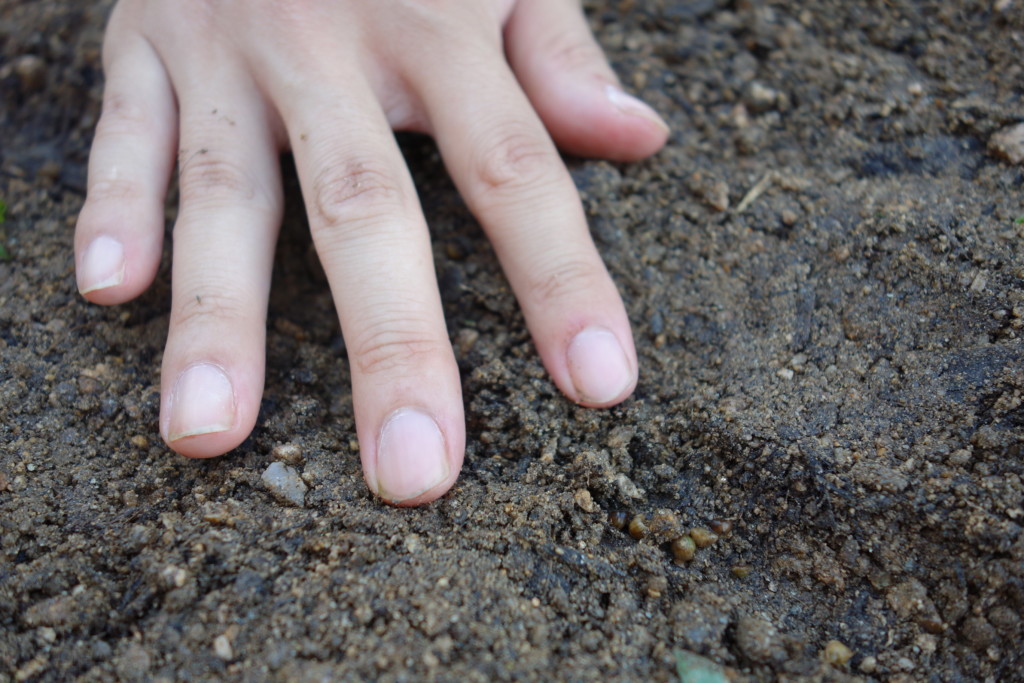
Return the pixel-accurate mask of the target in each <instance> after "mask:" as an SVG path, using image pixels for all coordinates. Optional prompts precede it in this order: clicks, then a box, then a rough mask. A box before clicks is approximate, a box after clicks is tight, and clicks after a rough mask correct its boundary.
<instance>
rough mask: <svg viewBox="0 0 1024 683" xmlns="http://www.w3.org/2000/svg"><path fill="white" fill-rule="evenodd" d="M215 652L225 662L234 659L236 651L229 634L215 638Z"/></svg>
mask: <svg viewBox="0 0 1024 683" xmlns="http://www.w3.org/2000/svg"><path fill="white" fill-rule="evenodd" d="M213 654H215V655H217V657H219V658H220V659H223V660H224V661H225V662H228V661H231V660H232V659H234V657H235V651H234V650H233V649H232V648H231V641H230V640H228V637H227V636H224V635H220V636H217V637H216V638H214V639H213Z"/></svg>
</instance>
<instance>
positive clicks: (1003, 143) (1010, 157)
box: [988, 123, 1024, 164]
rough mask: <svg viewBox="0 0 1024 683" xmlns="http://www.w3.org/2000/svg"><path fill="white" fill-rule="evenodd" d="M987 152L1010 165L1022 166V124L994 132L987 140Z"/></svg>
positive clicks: (1023, 141)
mask: <svg viewBox="0 0 1024 683" xmlns="http://www.w3.org/2000/svg"><path fill="white" fill-rule="evenodd" d="M988 148H989V151H990V152H992V153H993V154H995V155H996V156H998V157H1001V158H1002V159H1005V160H1006V161H1009V162H1010V163H1011V164H1024V123H1018V124H1016V125H1013V126H1009V127H1007V128H1003V129H1002V130H1000V131H998V132H996V133H995V134H993V135H992V137H991V138H989V140H988Z"/></svg>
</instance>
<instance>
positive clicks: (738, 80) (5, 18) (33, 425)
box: [0, 0, 1024, 681]
mask: <svg viewBox="0 0 1024 683" xmlns="http://www.w3.org/2000/svg"><path fill="white" fill-rule="evenodd" d="M595 4H596V3H595ZM106 10H107V4H106V3H95V4H94V3H77V2H65V3H57V2H51V1H37V2H17V1H16V0H0V60H2V61H0V92H2V95H0V97H2V100H3V109H2V111H0V141H2V142H0V199H3V200H4V201H6V203H7V205H8V209H7V221H6V223H4V224H3V225H2V226H0V244H2V245H3V247H4V249H5V251H6V254H0V257H3V256H9V258H5V259H4V260H0V681H12V680H18V681H23V680H32V681H36V680H39V681H57V680H68V679H73V678H80V679H82V680H97V681H106V680H135V679H155V680H166V681H173V680H183V681H184V680H216V679H229V680H253V681H257V680H264V679H266V680H300V681H302V680H330V679H337V678H343V677H347V678H380V679H382V680H413V679H420V678H436V679H449V680H508V679H536V680H544V679H551V678H559V679H573V680H593V679H601V680H625V679H650V680H674V679H675V677H676V675H677V654H678V653H686V652H691V653H697V654H701V655H705V656H706V657H708V658H710V659H711V660H713V661H715V662H717V663H719V664H720V665H723V666H724V667H727V668H726V669H722V670H719V673H720V672H721V671H725V673H726V675H727V676H729V677H738V678H742V677H750V678H753V679H757V680H772V679H787V680H791V679H793V678H804V677H806V678H822V679H826V678H827V679H844V678H846V677H847V676H864V677H867V678H875V679H881V680H922V679H929V680H936V681H955V680H963V679H983V678H989V679H991V680H1013V679H1017V680H1021V678H1022V674H1021V673H1020V672H1021V667H1022V666H1024V656H1022V645H1021V636H1022V621H1021V610H1022V607H1024V533H1022V532H1021V524H1022V523H1024V519H1022V518H1024V509H1022V508H1024V500H1022V497H1024V487H1022V481H1021V477H1022V475H1024V451H1022V445H1024V372H1022V367H1024V366H1022V363H1024V342H1022V341H1021V337H1022V331H1021V330H1022V327H1024V253H1022V252H1024V240H1022V237H1024V226H1022V225H1020V222H1015V221H1016V219H1018V217H1020V216H1022V215H1024V205H1022V199H1021V198H1022V196H1024V194H1022V190H1024V172H1022V167H1021V166H1020V165H1019V164H1017V165H1014V163H1012V162H1010V161H1008V160H1007V159H1008V158H1012V157H1011V153H1012V152H1013V150H1012V149H1007V145H1009V144H1011V143H1012V136H1009V135H1008V136H1004V138H995V140H996V141H994V142H992V144H991V145H990V144H989V143H990V140H992V139H993V135H994V134H995V133H997V132H999V131H1001V130H1005V129H1007V128H1009V127H1011V126H1013V125H1015V124H1016V123H1019V122H1020V121H1022V120H1024V99H1022V85H1021V84H1022V83H1024V59H1022V57H1021V55H1022V54H1024V3H1022V2H1020V1H1019V0H1016V1H1015V0H985V2H976V1H971V0H962V1H958V2H949V1H948V0H919V1H911V0H890V1H888V2H885V3H880V2H867V1H863V0H862V1H860V2H849V1H847V0H808V1H807V2H801V3H784V2H767V1H766V2H760V1H754V0H735V2H729V1H727V0H691V1H688V2H682V1H675V2H671V1H669V0H649V1H646V2H641V1H639V0H637V1H636V2H633V1H630V0H624V1H623V2H617V3H611V2H608V3H603V4H602V5H600V6H594V7H591V13H590V16H591V18H592V20H593V23H594V26H595V30H596V31H597V34H598V36H599V38H600V40H601V42H602V43H603V44H604V45H605V46H606V48H607V49H608V51H609V54H610V56H611V58H612V59H613V61H614V62H615V64H616V66H617V68H618V70H619V73H620V74H622V75H623V76H624V79H625V81H626V82H627V84H628V85H629V86H630V87H631V88H632V89H633V90H635V91H637V92H639V93H641V94H642V95H643V96H644V97H646V98H647V99H648V101H650V102H652V103H653V104H654V105H655V106H656V107H657V108H658V109H659V110H660V111H662V112H664V113H665V114H666V116H667V118H668V119H669V120H670V122H671V124H672V126H673V129H674V133H673V136H672V140H671V142H670V144H669V146H668V148H667V149H665V150H664V151H663V152H662V153H661V154H659V155H658V156H657V157H656V158H654V159H653V160H650V161H648V162H646V163H641V164H633V165H621V166H620V165H613V164H609V163H604V162H597V161H579V160H570V165H571V168H572V172H573V175H574V177H575V179H576V181H577V183H578V185H579V188H580V191H581V193H582V194H583V196H584V198H585V204H586V207H587V210H588V212H589V215H590V219H591V224H592V227H593V231H594V234H595V236H596V239H597V241H598V245H599V247H600V249H601V251H602V253H603V254H604V256H605V258H606V260H607V262H608V264H609V268H610V270H611V271H612V273H613V275H614V277H615V279H616V280H617V282H618V284H619V285H620V287H621V290H622V293H623V295H624V297H625V300H626V302H627V306H628V308H629V311H630V314H631V316H632V319H633V321H634V323H635V331H636V339H637V343H638V347H639V350H640V354H641V365H642V378H641V383H640V386H639V388H638V390H637V392H636V395H635V397H634V398H632V399H631V400H629V401H627V402H626V403H625V404H624V405H622V406H621V407H619V408H616V409H614V410H609V411H588V410H583V409H580V408H577V407H575V406H573V405H571V404H570V403H569V402H567V401H566V400H565V399H564V398H562V397H561V396H560V395H559V394H558V392H557V391H556V390H555V388H554V387H553V385H552V384H551V382H550V381H549V380H548V379H547V378H546V377H545V375H544V372H543V370H542V368H541V365H540V363H539V361H538V359H537V356H536V354H535V352H534V349H533V346H532V344H531V342H530V339H529V336H528V335H527V333H526V331H525V330H524V326H523V322H522V318H521V316H520V314H519V313H518V311H517V307H516V304H515V302H514V300H513V298H512V296H511V294H510V292H509V289H508V286H507V284H506V282H505V280H504V279H503V277H502V276H501V274H500V272H499V268H498V266H497V263H496V261H495V258H494V255H493V253H492V252H491V250H490V248H489V246H488V244H487V242H486V240H485V239H484V238H483V237H482V235H481V233H480V231H479V230H478V229H477V227H476V225H475V224H474V222H473V220H472V219H471V217H470V216H469V215H468V214H467V212H466V209H465V208H464V206H463V205H462V203H461V202H460V200H459V199H458V197H457V194H456V192H455V190H454V189H453V187H452V186H451V184H450V183H449V182H448V181H447V180H446V176H445V175H444V173H443V170H442V167H441V165H440V163H439V161H438V160H437V156H436V152H435V150H434V147H433V146H432V143H430V142H429V141H425V140H423V139H420V138H415V137H410V138H405V139H404V140H403V144H404V147H405V150H406V152H407V154H408V157H409V159H410V164H411V166H412V168H413V169H414V173H415V175H416V177H417V181H418V183H419V187H420V191H421V195H422V197H423V200H424V205H425V209H426V212H427V216H428V219H429V221H430V224H431V226H432V230H433V232H434V243H435V255H436V262H437V270H438V275H439V278H440V281H441V283H442V290H443V296H444V301H445V306H446V310H447V315H448V324H449V326H450V330H451V335H452V339H453V342H454V344H455V345H456V350H457V354H458V357H459V359H460V363H461V367H462V370H463V382H464V391H465V396H466V408H467V419H468V432H469V438H468V444H469V445H468V452H467V460H466V467H465V470H464V471H463V474H462V477H461V479H460V480H459V483H458V484H457V486H456V487H455V488H454V490H453V491H452V492H451V493H450V494H449V495H447V496H445V497H444V498H443V499H442V500H440V501H438V502H437V503H435V504H432V505H429V506H426V507H424V508H421V509H414V510H396V509H393V508H389V507H385V506H383V505H381V504H380V503H379V502H378V501H376V500H374V499H373V498H372V497H371V496H370V495H369V494H368V492H367V490H366V488H365V486H364V484H363V482H362V479H361V476H360V469H359V464H358V456H357V453H356V449H355V444H354V440H353V439H354V429H353V417H352V406H351V402H350V394H349V389H348V386H349V376H348V370H347V368H346V364H345V362H344V342H343V340H342V339H341V337H340V335H339V331H338V328H337V325H336V322H335V317H334V314H333V312H332V305H331V301H330V297H329V295H328V292H327V289H326V286H325V285H324V283H323V281H322V279H321V277H320V276H318V275H317V271H316V269H315V268H311V267H310V266H309V263H310V262H311V256H310V254H311V251H310V246H309V238H308V236H307V234H306V230H305V227H304V220H305V219H304V217H303V215H302V213H301V204H300V202H299V201H298V195H297V192H296V190H295V183H294V180H292V181H291V189H290V192H289V195H290V206H291V213H290V214H289V216H288V219H287V225H286V227H285V232H284V236H283V238H282V243H281V248H280V258H279V263H278V266H277V271H276V273H275V275H276V281H275V290H274V296H273V301H272V303H271V310H270V333H269V348H268V381H267V388H266V394H265V397H264V402H263V406H262V415H261V419H260V422H259V425H258V427H257V428H256V431H255V432H254V433H253V435H252V437H251V438H250V439H249V440H248V441H246V443H245V444H244V445H243V446H242V447H240V448H239V449H237V450H236V451H235V452H233V453H231V454H230V455H228V456H226V457H223V458H219V459H215V460H211V461H190V460H186V459H184V458H181V457H178V456H175V455H174V454H172V453H171V452H170V451H169V450H168V449H167V448H166V447H165V446H164V445H163V444H162V443H161V441H160V439H159V436H158V435H157V430H156V425H157V407H158V400H157V386H158V383H159V382H158V369H159V365H160V358H161V353H162V345H163V340H164V336H165V333H166V328H167V319H168V314H167V312H168V303H169V288H168V284H167V282H168V278H167V272H168V268H167V266H168V264H167V263H165V264H164V270H163V275H162V276H161V278H160V280H159V283H158V284H157V285H155V286H154V287H153V288H152V289H151V290H150V291H149V292H148V293H147V294H146V295H144V296H143V297H142V298H141V299H140V300H138V301H135V302H133V303H130V304H128V305H125V306H122V307H119V308H113V309H105V308H100V307H96V306H91V305H88V304H87V303H85V302H84V301H83V300H82V299H81V298H80V297H79V296H78V294H77V293H76V289H75V284H74V275H73V271H72V249H71V243H72V232H73V231H72V227H73V224H74V220H75V215H76V212H77V210H78V208H79V207H80V205H81V202H82V197H83V186H84V180H85V168H86V159H87V151H88V145H89V140H90V136H91V132H92V129H93V126H94V125H95V121H96V116H97V112H98V102H99V97H100V92H101V86H102V83H101V74H100V66H99V58H98V55H99V45H100V40H101V34H102V22H103V18H104V16H105V13H106ZM1007 138H1010V139H1011V140H1010V143H1006V144H1003V143H1000V142H998V140H999V139H1007ZM762 190H763V191H762ZM748 193H751V194H750V195H749V197H748V199H749V201H744V198H745V197H747V196H748ZM168 239H169V237H168ZM281 444H294V445H296V446H298V447H299V450H300V451H301V462H300V463H299V464H298V465H297V469H298V470H299V471H300V472H301V475H302V477H303V479H304V480H305V481H306V482H307V484H308V485H309V487H310V488H309V492H308V494H307V495H306V498H305V505H304V507H289V506H286V505H283V504H282V503H280V502H278V500H276V499H275V498H274V497H273V496H272V495H270V494H269V492H268V491H267V490H266V488H265V487H264V485H263V484H262V482H261V478H260V477H261V474H262V473H263V471H264V470H265V468H266V467H267V466H268V464H269V463H270V462H271V461H272V460H273V458H274V449H275V447H277V446H279V445H281ZM278 453H279V455H280V454H281V449H278ZM285 455H288V453H285ZM290 455H292V456H294V452H292V453H291V454H290ZM659 510H663V511H670V512H671V514H668V513H665V512H662V513H660V514H658V516H657V519H651V517H652V516H653V515H655V513H656V512H657V511H659ZM610 512H618V513H621V512H625V513H628V515H629V516H632V515H636V514H640V515H646V516H647V517H648V522H647V525H648V527H649V528H651V533H650V534H649V535H648V536H646V537H645V538H643V539H642V540H639V541H637V540H634V539H633V538H632V537H631V536H630V535H629V534H628V533H626V532H624V531H620V530H619V529H617V528H615V526H613V525H611V524H610V523H609V521H608V518H609V513H610ZM716 520H717V521H716ZM713 522H714V526H715V527H717V528H718V529H719V530H721V531H722V532H723V533H722V534H721V537H720V538H718V540H717V542H715V543H713V544H711V545H708V546H707V547H703V548H698V549H697V550H696V555H695V557H694V559H693V560H692V561H690V562H689V563H684V564H683V566H679V565H677V564H676V563H675V562H674V561H673V556H672V553H671V551H670V547H669V541H670V540H671V539H672V537H674V536H678V535H680V534H681V533H682V532H683V531H684V530H685V529H689V528H694V527H708V526H711V525H712V524H713ZM721 522H731V530H729V531H728V532H726V530H725V529H724V528H723V524H721ZM725 526H728V525H725ZM698 535H699V534H698ZM832 640H836V641H839V642H840V643H842V644H843V645H845V646H846V647H848V648H849V649H850V650H851V651H852V653H853V655H852V658H851V659H850V660H849V661H848V662H846V663H843V662H842V660H843V659H844V658H843V657H842V655H843V651H842V648H840V647H838V646H837V645H835V644H833V645H831V646H830V647H829V648H828V653H829V654H830V655H833V656H838V659H839V661H837V662H836V663H835V664H830V663H827V662H826V661H825V659H824V658H823V651H825V650H826V645H827V644H828V643H829V641H832ZM684 656H685V655H684ZM683 668H684V669H686V667H685V666H684V667H683ZM684 673H685V674H686V675H687V676H691V675H692V673H693V672H692V671H689V672H686V671H684ZM691 680H692V679H691Z"/></svg>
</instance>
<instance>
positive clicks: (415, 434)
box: [363, 407, 465, 507]
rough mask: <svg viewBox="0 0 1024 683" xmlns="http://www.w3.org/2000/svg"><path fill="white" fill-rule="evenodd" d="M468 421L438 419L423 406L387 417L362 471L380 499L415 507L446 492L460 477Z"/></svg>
mask: <svg viewBox="0 0 1024 683" xmlns="http://www.w3.org/2000/svg"><path fill="white" fill-rule="evenodd" d="M464 450H465V426H464V425H463V423H462V420H461V417H460V418H459V419H458V420H437V419H435V418H434V417H433V416H432V415H430V413H429V412H427V411H426V410H425V409H423V408H419V407H402V408H399V409H397V410H395V411H393V412H392V413H391V414H390V415H388V416H387V418H385V420H384V423H383V425H382V427H381V429H380V433H379V435H378V437H377V440H376V444H372V445H371V447H370V448H369V449H367V451H364V452H367V454H368V455H369V457H364V458H363V476H364V478H365V479H366V484H367V486H368V487H369V488H370V490H371V491H372V492H373V493H374V494H375V495H377V496H378V497H379V498H380V499H381V500H382V501H384V502H385V503H388V504H389V505H394V506H398V507H414V506H417V505H423V504H424V503H429V502H431V501H434V500H436V499H438V498H440V497H441V496H443V495H444V494H445V493H447V492H448V491H449V490H450V489H451V487H452V486H453V485H454V484H455V481H456V480H457V479H458V476H459V471H460V470H461V469H462V461H463V454H464Z"/></svg>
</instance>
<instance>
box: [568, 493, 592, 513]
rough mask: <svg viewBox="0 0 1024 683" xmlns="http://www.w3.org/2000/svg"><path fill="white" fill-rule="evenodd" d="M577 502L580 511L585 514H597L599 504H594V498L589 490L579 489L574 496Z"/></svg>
mask: <svg viewBox="0 0 1024 683" xmlns="http://www.w3.org/2000/svg"><path fill="white" fill-rule="evenodd" d="M573 498H574V499H575V500H576V505H578V506H579V508H580V510H583V511H584V512H597V510H598V508H597V503H595V502H594V497H593V496H592V495H590V491H588V490H587V489H579V490H578V491H576V493H575V494H574V495H573Z"/></svg>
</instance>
